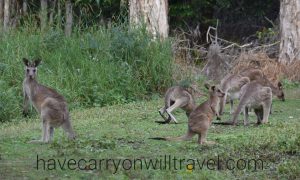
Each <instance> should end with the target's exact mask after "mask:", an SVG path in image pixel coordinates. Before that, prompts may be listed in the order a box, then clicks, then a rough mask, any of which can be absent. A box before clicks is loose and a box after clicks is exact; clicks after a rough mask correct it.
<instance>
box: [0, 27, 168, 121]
mask: <svg viewBox="0 0 300 180" xmlns="http://www.w3.org/2000/svg"><path fill="white" fill-rule="evenodd" d="M32 29H33V28H29V29H26V28H23V29H22V28H21V29H20V30H17V31H12V32H11V33H10V34H4V33H2V34H0V122H5V121H10V120H11V119H12V118H14V117H16V116H19V115H20V113H16V112H20V111H21V107H22V105H21V104H22V81H23V79H24V65H23V62H22V58H23V57H26V58H28V59H36V58H41V59H42V63H41V65H40V66H39V69H38V80H39V82H40V83H41V84H44V85H46V86H50V87H53V88H55V89H56V90H57V91H58V92H60V93H61V94H63V95H64V96H65V97H66V99H67V101H68V102H69V103H70V108H71V109H72V108H78V107H102V106H106V105H113V104H125V103H129V102H133V101H136V100H142V99H149V97H151V95H155V94H158V93H160V92H161V91H163V90H164V89H166V88H167V87H169V86H170V85H171V84H172V81H173V80H172V76H171V72H172V50H171V42H170V40H169V39H168V40H166V41H153V40H152V39H151V37H150V36H149V35H148V34H147V32H146V30H145V29H143V28H141V29H130V28H129V27H128V26H126V25H124V24H117V25H113V27H111V28H109V29H107V28H104V27H97V28H90V29H87V30H85V31H84V32H74V33H73V35H72V37H71V38H66V37H65V36H64V34H63V32H61V31H59V30H53V29H52V30H51V29H49V31H47V32H45V33H41V32H39V31H36V30H32ZM75 31H76V30H75Z"/></svg>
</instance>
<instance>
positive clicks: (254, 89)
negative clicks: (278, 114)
mask: <svg viewBox="0 0 300 180" xmlns="http://www.w3.org/2000/svg"><path fill="white" fill-rule="evenodd" d="M271 105H272V89H271V88H270V87H266V86H264V85H262V84H261V83H260V82H258V81H252V82H250V83H248V84H246V85H245V86H243V87H242V88H241V94H240V102H239V105H238V107H237V109H236V110H235V112H234V114H233V119H232V124H233V125H236V123H237V119H238V116H239V114H240V112H241V111H242V110H244V125H247V124H248V110H249V108H253V109H254V112H255V114H256V116H257V124H260V123H267V122H268V119H269V113H270V109H271Z"/></svg>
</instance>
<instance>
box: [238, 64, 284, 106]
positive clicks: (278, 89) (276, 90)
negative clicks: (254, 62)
mask: <svg viewBox="0 0 300 180" xmlns="http://www.w3.org/2000/svg"><path fill="white" fill-rule="evenodd" d="M240 75H242V76H246V77H248V78H249V79H250V81H254V80H257V81H259V82H260V83H261V84H262V85H263V86H267V87H270V88H271V89H272V93H273V94H274V95H276V96H277V98H278V99H280V100H282V101H285V97H284V92H283V86H282V84H281V82H278V84H277V86H274V85H273V83H271V82H270V81H269V79H268V78H267V77H266V76H265V75H264V73H263V72H262V71H261V70H260V69H256V68H248V69H245V70H244V71H242V72H241V73H240Z"/></svg>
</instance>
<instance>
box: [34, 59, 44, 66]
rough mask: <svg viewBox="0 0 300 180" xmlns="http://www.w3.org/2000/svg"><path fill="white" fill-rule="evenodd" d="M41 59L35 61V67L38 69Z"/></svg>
mask: <svg viewBox="0 0 300 180" xmlns="http://www.w3.org/2000/svg"><path fill="white" fill-rule="evenodd" d="M41 61H42V60H41V59H37V60H35V61H34V67H37V66H38V65H39V64H40V63H41Z"/></svg>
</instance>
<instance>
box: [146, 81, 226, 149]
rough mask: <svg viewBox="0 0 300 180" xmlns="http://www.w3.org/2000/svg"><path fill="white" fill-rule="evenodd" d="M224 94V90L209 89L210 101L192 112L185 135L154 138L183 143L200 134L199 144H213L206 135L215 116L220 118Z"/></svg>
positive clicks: (213, 87) (212, 87)
mask: <svg viewBox="0 0 300 180" xmlns="http://www.w3.org/2000/svg"><path fill="white" fill-rule="evenodd" d="M223 96H224V93H223V92H222V90H220V89H219V88H217V87H215V86H211V87H210V88H209V99H208V100H207V101H205V102H203V103H202V104H200V105H199V106H198V107H197V108H196V109H194V110H193V111H192V113H191V114H190V116H189V121H188V131H187V133H186V134H185V135H183V136H181V137H177V138H172V137H168V138H152V139H158V140H169V141H182V140H189V139H191V138H192V137H193V136H194V135H195V134H198V143H199V144H204V143H212V142H208V141H206V135H207V131H208V128H209V127H210V125H211V122H212V120H213V117H214V116H216V115H217V116H219V113H218V109H217V106H218V104H219V101H220V97H223Z"/></svg>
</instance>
